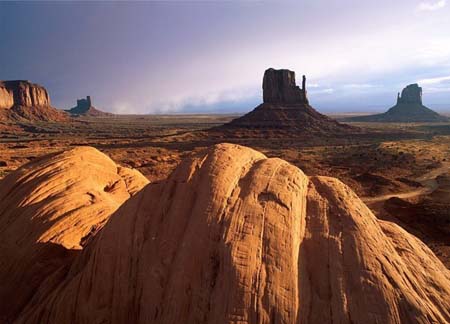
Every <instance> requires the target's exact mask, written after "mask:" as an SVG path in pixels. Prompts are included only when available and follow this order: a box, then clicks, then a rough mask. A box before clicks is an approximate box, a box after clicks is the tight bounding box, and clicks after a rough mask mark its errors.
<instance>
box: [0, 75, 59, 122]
mask: <svg viewBox="0 0 450 324" xmlns="http://www.w3.org/2000/svg"><path fill="white" fill-rule="evenodd" d="M66 119H67V117H66V115H65V114H64V113H63V112H61V111H59V110H57V109H55V108H53V107H52V106H51V103H50V96H49V94H48V92H47V90H46V89H45V88H44V87H43V86H41V85H39V84H35V83H31V82H30V81H26V80H14V81H0V120H2V121H23V120H26V121H36V120H40V121H63V120H66Z"/></svg>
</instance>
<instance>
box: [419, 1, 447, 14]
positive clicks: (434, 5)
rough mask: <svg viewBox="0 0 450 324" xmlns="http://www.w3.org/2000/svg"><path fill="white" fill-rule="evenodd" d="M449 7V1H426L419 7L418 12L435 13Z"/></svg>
mask: <svg viewBox="0 0 450 324" xmlns="http://www.w3.org/2000/svg"><path fill="white" fill-rule="evenodd" d="M446 5H447V0H439V1H436V2H430V1H426V2H425V1H424V2H421V3H419V5H418V6H417V10H418V11H435V10H439V9H442V8H444V7H445V6H446Z"/></svg>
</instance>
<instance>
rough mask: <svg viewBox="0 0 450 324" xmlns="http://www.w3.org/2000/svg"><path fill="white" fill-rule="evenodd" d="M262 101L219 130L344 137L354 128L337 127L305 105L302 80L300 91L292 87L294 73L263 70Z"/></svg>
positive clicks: (303, 79)
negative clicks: (341, 134) (256, 130)
mask: <svg viewBox="0 0 450 324" xmlns="http://www.w3.org/2000/svg"><path fill="white" fill-rule="evenodd" d="M263 101H264V103H262V104H261V105H259V106H258V107H256V108H255V109H254V110H253V111H251V112H249V113H248V114H246V115H244V116H242V117H240V118H237V119H235V120H233V121H231V122H230V123H228V124H225V125H224V126H223V127H221V128H220V129H241V130H242V129H259V130H261V129H266V130H267V129H271V130H285V131H288V132H289V133H290V134H292V135H294V134H316V135H317V134H322V135H326V136H332V135H335V134H340V133H344V134H348V133H351V132H357V131H358V129H357V128H356V127H351V126H348V125H345V124H340V123H338V122H337V121H335V120H333V119H331V118H329V117H327V116H325V115H322V114H320V113H318V112H317V111H316V110H315V109H314V108H312V107H311V106H310V105H309V100H308V97H307V91H306V77H305V76H303V78H302V88H300V87H299V86H297V85H296V82H295V72H293V71H289V70H275V69H272V68H270V69H267V70H266V71H265V73H264V78H263Z"/></svg>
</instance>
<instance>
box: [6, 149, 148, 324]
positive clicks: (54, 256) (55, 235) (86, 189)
mask: <svg viewBox="0 0 450 324" xmlns="http://www.w3.org/2000/svg"><path fill="white" fill-rule="evenodd" d="M147 182H148V181H147V179H146V178H145V177H144V176H142V175H141V174H140V173H139V172H137V171H136V170H130V169H127V168H122V167H119V166H117V165H116V164H115V163H114V162H113V161H112V160H111V159H110V158H108V157H107V156H106V155H104V154H103V153H101V152H99V151H97V150H96V149H94V148H91V147H79V148H74V149H71V150H69V151H66V152H64V153H60V154H53V155H50V156H46V157H43V158H40V159H37V160H34V161H33V162H31V163H29V164H27V165H25V166H23V167H21V168H19V169H18V170H16V171H14V172H13V173H11V174H10V175H8V176H6V177H5V178H4V179H3V180H2V181H0V282H1V284H0V300H1V301H2V302H1V303H0V322H6V323H9V321H11V319H13V318H14V317H15V316H17V315H18V312H19V311H20V309H21V308H22V307H23V306H24V304H26V303H27V302H28V301H29V298H31V296H32V295H33V293H34V292H35V289H36V288H37V287H39V286H40V285H41V284H43V283H44V282H45V284H46V285H49V286H52V285H53V284H54V283H56V282H59V281H56V282H52V281H51V280H50V281H47V279H48V276H52V275H55V276H56V277H57V278H58V279H61V276H63V274H65V272H66V271H67V270H68V266H69V265H70V264H71V262H72V260H73V258H74V257H75V256H76V255H77V254H78V253H79V251H80V250H81V249H82V248H83V245H84V244H86V243H87V242H88V241H90V240H91V239H92V237H93V236H94V234H95V233H97V232H98V231H99V230H100V229H101V228H102V227H103V225H104V224H105V222H106V221H107V219H108V218H109V216H111V214H112V213H113V212H114V211H115V210H116V209H117V208H118V207H119V206H120V205H121V204H122V203H123V202H124V201H125V200H127V199H128V198H129V197H130V196H131V195H132V194H134V193H136V192H137V191H138V190H140V189H141V188H142V187H143V186H144V185H146V184H147Z"/></svg>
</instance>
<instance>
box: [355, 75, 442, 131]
mask: <svg viewBox="0 0 450 324" xmlns="http://www.w3.org/2000/svg"><path fill="white" fill-rule="evenodd" d="M347 120H348V121H361V122H400V123H410V122H446V121H448V120H449V119H448V118H447V117H444V116H442V115H439V114H438V113H437V112H435V111H433V110H431V109H430V108H427V107H425V106H424V105H423V104H422V88H421V87H419V85H418V84H417V83H415V84H410V85H408V86H407V87H406V88H404V89H403V90H402V93H401V95H400V93H399V94H398V95H397V104H396V105H395V106H394V107H392V108H390V109H389V110H388V111H386V112H385V113H382V114H376V115H369V116H358V117H352V118H348V119H347Z"/></svg>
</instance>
